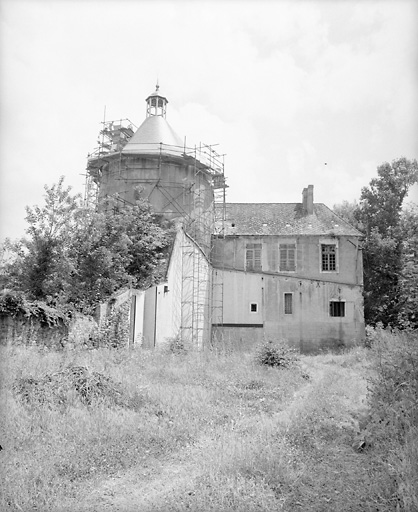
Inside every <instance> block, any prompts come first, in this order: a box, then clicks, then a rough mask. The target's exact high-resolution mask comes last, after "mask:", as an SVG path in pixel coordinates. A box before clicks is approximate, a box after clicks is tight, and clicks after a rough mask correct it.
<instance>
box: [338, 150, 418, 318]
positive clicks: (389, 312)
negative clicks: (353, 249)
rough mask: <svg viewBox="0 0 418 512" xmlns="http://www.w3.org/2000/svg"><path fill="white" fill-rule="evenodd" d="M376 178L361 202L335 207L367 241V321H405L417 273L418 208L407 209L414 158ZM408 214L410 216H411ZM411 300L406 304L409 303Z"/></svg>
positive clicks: (415, 172) (381, 170)
mask: <svg viewBox="0 0 418 512" xmlns="http://www.w3.org/2000/svg"><path fill="white" fill-rule="evenodd" d="M377 174H378V177H377V178H373V179H372V180H371V181H370V184H369V186H368V187H363V189H362V191H361V197H360V204H357V203H348V202H347V201H345V202H344V203H343V204H342V205H337V206H335V207H334V211H335V212H336V213H337V214H338V215H340V216H341V217H343V218H344V219H345V220H347V221H348V222H350V223H351V224H352V225H354V226H355V227H357V229H359V230H360V231H362V232H364V233H365V238H364V242H363V264H364V312H365V319H366V323H368V324H370V325H375V324H376V323H378V322H382V323H383V325H392V326H397V325H405V322H406V321H411V319H412V317H413V315H412V312H411V311H409V312H407V309H408V308H410V307H411V306H412V304H416V303H414V302H413V301H412V302H411V300H410V299H408V296H409V297H411V296H412V295H411V289H410V286H409V284H408V283H413V282H414V281H413V278H414V276H415V274H414V273H415V272H416V271H417V269H416V266H415V264H414V263H415V259H416V252H414V251H416V246H415V241H414V240H415V238H414V237H415V236H416V233H415V231H414V230H413V226H414V222H415V221H416V220H417V219H416V213H412V212H410V213H409V214H408V213H404V212H403V210H402V206H403V202H404V199H405V197H406V195H407V193H408V190H409V188H410V187H411V185H413V184H414V183H416V182H417V180H418V164H417V161H416V160H412V161H411V160H407V159H406V158H399V159H398V160H394V161H393V162H392V164H389V163H384V164H382V165H380V166H379V167H378V169H377ZM408 215H409V216H408ZM407 305H408V306H407Z"/></svg>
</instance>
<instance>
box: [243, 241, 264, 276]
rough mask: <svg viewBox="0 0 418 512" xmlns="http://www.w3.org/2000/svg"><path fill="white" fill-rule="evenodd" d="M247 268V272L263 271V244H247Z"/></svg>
mask: <svg viewBox="0 0 418 512" xmlns="http://www.w3.org/2000/svg"><path fill="white" fill-rule="evenodd" d="M245 268H246V270H261V244H247V246H246V251H245Z"/></svg>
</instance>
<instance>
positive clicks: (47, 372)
mask: <svg viewBox="0 0 418 512" xmlns="http://www.w3.org/2000/svg"><path fill="white" fill-rule="evenodd" d="M389 336H391V339H392V338H393V339H394V336H393V335H389V334H386V333H384V332H381V333H380V334H379V335H377V334H376V336H375V337H376V339H378V340H379V343H380V345H379V344H378V343H377V342H376V340H375V345H376V346H378V345H379V346H378V348H375V349H372V350H369V349H364V348H355V349H353V350H351V351H348V352H346V353H343V354H339V355H337V354H331V353H328V354H323V355H318V356H301V357H300V359H299V362H297V363H295V364H293V365H291V366H290V367H289V368H277V367H273V368H271V367H266V366H261V365H259V364H256V363H255V359H254V354H228V355H225V354H223V355H219V354H215V353H211V352H202V353H184V354H177V355H173V354H170V353H160V352H147V351H142V350H133V351H123V350H113V351H111V350H104V349H98V350H91V351H74V350H72V351H64V352H60V353H57V352H44V351H40V350H38V349H36V348H34V347H31V348H23V347H8V348H5V347H3V348H2V349H1V358H2V365H1V394H0V407H1V411H2V413H3V414H2V423H1V426H0V439H1V441H0V443H1V445H2V447H3V450H2V451H1V452H0V458H1V467H2V469H1V493H2V494H1V497H0V509H1V510H2V511H3V510H4V511H5V512H11V511H24V512H29V511H35V510H36V511H42V512H44V511H45V512H47V511H52V512H64V511H66V512H72V511H78V512H93V511H111V510H112V511H113V510H114V511H116V510H117V511H120V512H130V511H132V512H133V511H135V512H138V511H161V512H162V511H185V510H193V511H222V510H225V511H271V510H283V511H289V512H290V511H294V510H301V511H309V512H313V511H317V512H319V511H328V510H329V511H359V512H360V511H379V512H385V511H403V510H405V511H407V512H413V510H415V509H414V507H415V506H416V505H417V501H414V500H416V499H417V498H416V497H417V494H416V488H415V485H414V481H415V480H414V479H415V477H416V475H418V472H416V473H415V471H417V469H416V463H415V462H414V460H415V457H414V452H413V450H417V438H418V436H417V432H416V429H415V430H414V429H413V422H412V420H413V419H411V422H412V423H411V425H407V424H405V422H404V424H403V427H402V428H403V429H404V431H405V435H403V437H402V436H400V437H399V436H398V437H399V439H398V441H396V440H395V439H393V438H394V437H396V436H394V435H393V434H394V432H393V431H391V430H390V429H392V430H393V428H401V427H400V426H399V425H398V426H396V425H395V423H393V422H392V424H391V425H389V426H385V425H383V426H382V421H381V420H380V421H379V420H378V419H375V418H372V419H371V420H370V417H368V416H367V414H368V413H369V412H373V414H374V416H376V415H378V414H377V412H376V411H378V406H377V405H376V403H377V402H379V403H380V404H381V403H382V399H383V398H384V397H383V398H382V396H380V395H378V393H377V392H376V389H377V388H376V386H378V385H380V384H379V383H378V382H377V381H378V377H379V375H380V374H379V365H380V368H381V369H382V368H383V366H384V363H383V362H382V354H383V353H384V350H386V352H388V350H389V349H388V347H389V348H390V347H391V345H390V343H389V341H388V340H389ZM402 343H407V344H408V343H410V342H409V341H408V340H406V341H405V340H403V341H402V340H400V341H399V343H398V345H399V344H402ZM385 344H386V345H385ZM385 346H386V348H385ZM399 346H400V345H399ZM408 346H409V345H408ZM379 350H380V352H379ZM391 350H392V349H391ZM392 351H393V350H392ZM386 352H385V353H386ZM398 352H400V353H403V352H402V350H401V349H399V350H398ZM412 352H413V351H412ZM398 356H399V354H398ZM411 357H412V361H415V363H416V364H417V366H416V368H418V360H415V359H414V358H415V357H416V352H413V353H412V356H411ZM398 363H399V361H398ZM398 363H397V364H398ZM415 363H411V364H412V366H413V364H415ZM385 371H386V370H385ZM410 373H411V375H412V377H411V379H413V375H414V368H412V369H411V372H410ZM417 382H418V379H417ZM398 384H399V383H398ZM373 386H375V390H374V395H373V397H374V398H373V397H372V396H368V392H367V388H368V387H369V388H370V387H372V388H373ZM406 387H407V386H406V385H403V386H401V388H402V389H405V388H406ZM379 389H381V388H379ZM387 393H388V392H387ZM387 393H386V394H387ZM381 394H382V393H381ZM417 396H418V390H417ZM410 398H411V397H410V396H409V395H408V396H407V397H406V398H405V400H407V399H408V400H409V399H410ZM372 399H374V400H375V402H376V403H375V402H373V400H372ZM398 401H399V400H398ZM371 407H372V409H371ZM373 407H374V408H373ZM412 407H413V405H412ZM365 418H366V419H365ZM364 422H366V424H367V427H366V428H365V429H363V430H362V432H359V425H360V426H362V424H363V423H364ZM394 425H395V426H394ZM385 429H386V430H385ZM385 435H389V437H390V439H391V441H390V442H388V440H387V439H386V440H385ZM396 442H398V445H396V444H395V443H396ZM408 443H409V444H408ZM388 447H389V448H390V449H389V448H388ZM402 450H403V451H402ZM410 453H412V454H411V456H409V454H410ZM417 454H418V452H417ZM417 460H418V457H417Z"/></svg>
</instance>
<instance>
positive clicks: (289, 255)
mask: <svg viewBox="0 0 418 512" xmlns="http://www.w3.org/2000/svg"><path fill="white" fill-rule="evenodd" d="M279 249H280V272H294V271H295V270H296V244H280V248H279Z"/></svg>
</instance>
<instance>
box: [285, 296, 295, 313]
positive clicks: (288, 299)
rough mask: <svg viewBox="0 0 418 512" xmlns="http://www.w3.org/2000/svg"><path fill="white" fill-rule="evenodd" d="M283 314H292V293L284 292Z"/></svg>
mask: <svg viewBox="0 0 418 512" xmlns="http://www.w3.org/2000/svg"><path fill="white" fill-rule="evenodd" d="M284 314H285V315H292V314H293V294H292V293H285V294H284Z"/></svg>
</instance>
